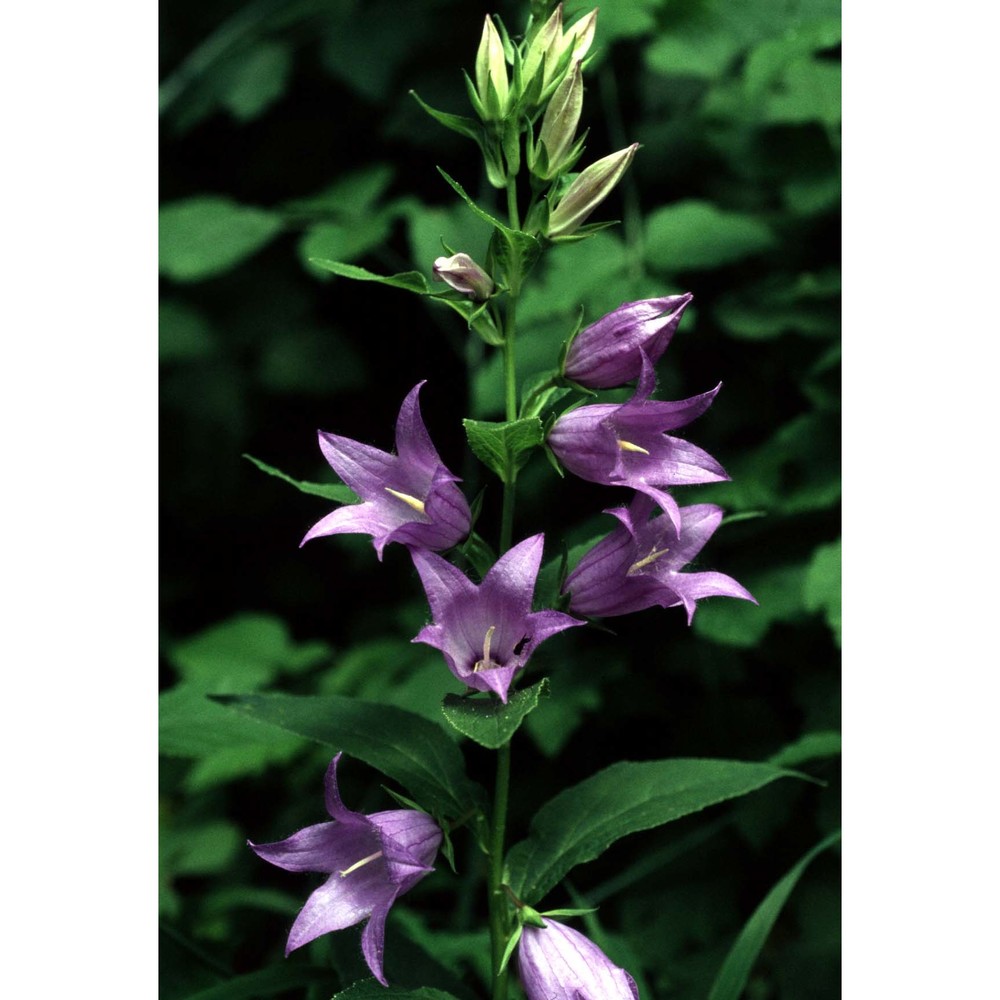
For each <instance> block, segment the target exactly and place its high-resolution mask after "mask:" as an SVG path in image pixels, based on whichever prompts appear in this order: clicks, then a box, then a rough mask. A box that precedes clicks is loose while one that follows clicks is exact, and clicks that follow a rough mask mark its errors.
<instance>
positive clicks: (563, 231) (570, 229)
mask: <svg viewBox="0 0 1000 1000" xmlns="http://www.w3.org/2000/svg"><path fill="white" fill-rule="evenodd" d="M638 148H639V143H637V142H634V143H632V145H631V146H626V147H625V149H620V150H618V152H617V153H611V155H610V156H605V157H603V158H602V159H600V160H596V161H595V162H594V163H591V165H590V166H589V167H587V169H586V170H584V171H583V172H582V173H581V174H580V175H579V176H578V177H577V178H576V179H575V180H574V181H573V183H572V184H570V186H569V187H568V188H567V189H566V193H565V194H564V195H563V196H562V198H560V199H559V202H558V204H557V205H556V206H555V208H553V209H552V212H551V214H550V215H549V223H548V227H547V229H546V234H545V235H546V236H548V237H549V238H550V239H555V238H557V237H559V236H570V235H572V234H573V233H575V232H576V231H577V230H578V229H579V228H580V226H582V225H583V223H584V222H585V221H586V219H587V216H589V215H590V213H591V212H593V211H594V209H595V208H597V206H598V205H600V203H601V202H602V201H604V199H605V198H607V196H608V195H609V194H611V192H612V190H613V189H614V187H615V185H616V184H617V183H618V182H619V181H620V180H621V179H622V177H623V176H624V175H625V171H626V170H628V168H629V165H630V164H631V162H632V160H633V159H634V158H635V154H636V150H638Z"/></svg>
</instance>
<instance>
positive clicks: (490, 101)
mask: <svg viewBox="0 0 1000 1000" xmlns="http://www.w3.org/2000/svg"><path fill="white" fill-rule="evenodd" d="M476 89H477V91H478V92H479V99H480V101H482V104H483V107H484V108H485V109H486V120H487V121H499V120H500V119H501V118H503V116H504V112H505V111H506V110H507V95H508V92H509V86H508V82H507V61H506V59H505V57H504V52H503V42H502V41H501V40H500V33H499V32H498V31H497V29H496V26H495V25H494V24H493V19H492V18H491V17H490V15H489V14H487V15H486V22H485V24H484V25H483V35H482V38H481V39H480V40H479V51H478V52H477V53H476Z"/></svg>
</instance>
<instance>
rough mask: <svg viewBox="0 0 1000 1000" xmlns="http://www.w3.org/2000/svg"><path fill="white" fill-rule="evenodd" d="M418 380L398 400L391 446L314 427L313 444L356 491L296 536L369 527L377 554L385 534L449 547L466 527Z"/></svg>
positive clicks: (468, 519)
mask: <svg viewBox="0 0 1000 1000" xmlns="http://www.w3.org/2000/svg"><path fill="white" fill-rule="evenodd" d="M423 385H424V383H423V382H418V383H417V384H416V385H415V386H414V387H413V388H412V389H411V390H410V392H409V393H408V394H407V396H406V399H404V400H403V405H402V406H401V407H400V410H399V417H398V418H397V419H396V454H395V455H390V454H388V453H387V452H384V451H381V450H380V449H378V448H373V447H371V445H367V444H362V443H361V442H360V441H353V440H351V438H345V437H340V436H339V435H337V434H329V433H327V432H326V431H320V432H319V446H320V449H321V450H322V452H323V455H324V456H325V457H326V460H327V461H328V462H329V463H330V465H331V466H332V467H333V470H334V472H336V473H337V475H338V476H340V478H341V479H343V481H344V482H345V483H347V485H348V486H350V488H351V489H352V490H354V492H355V493H357V495H358V496H359V497H361V499H362V500H363V501H364V502H363V503H359V504H347V505H345V506H343V507H338V508H337V509H336V510H335V511H333V512H332V513H331V514H327V515H326V517H324V518H323V519H322V520H320V521H317V522H316V524H314V525H313V526H312V527H311V528H310V529H309V531H308V532H307V533H306V536H305V538H303V539H302V542H301V544H302V545H305V543H306V542H308V541H309V540H310V539H312V538H319V537H321V536H324V535H343V534H362V535H371V536H372V544H373V545H374V546H375V551H376V552H377V553H378V557H379V559H381V558H382V550H383V549H384V548H385V546H386V545H388V544H389V543H390V542H399V543H401V544H402V545H415V546H420V547H421V548H427V549H449V548H451V547H452V546H453V545H456V544H458V542H460V541H461V540H462V539H463V538H465V536H466V535H468V533H469V529H470V527H471V525H472V514H471V511H470V510H469V504H468V501H467V500H466V499H465V497H464V496H463V495H462V491H461V490H460V489H459V488H458V487H457V486H456V485H455V483H457V482H460V480H459V478H458V476H456V475H453V474H452V473H451V472H449V471H448V470H447V469H446V468H445V466H444V464H443V463H442V461H441V458H440V456H439V455H438V453H437V451H436V449H435V448H434V445H433V444H432V443H431V439H430V436H429V435H428V433H427V428H426V427H425V426H424V421H423V419H422V417H421V416H420V402H419V399H418V397H419V394H420V388H421V386H423Z"/></svg>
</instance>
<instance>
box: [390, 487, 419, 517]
mask: <svg viewBox="0 0 1000 1000" xmlns="http://www.w3.org/2000/svg"><path fill="white" fill-rule="evenodd" d="M383 489H384V490H385V491H386V493H391V494H392V495H393V496H394V497H396V498H397V499H398V500H402V501H403V503H405V504H409V506H411V507H412V508H413V509H414V510H415V511H416V512H417V513H418V514H424V513H426V511H425V510H424V502H423V500H418V499H417V498H416V497H411V496H410V494H409V493H400V492H399V490H391V489H389V487H388V486H384V487H383Z"/></svg>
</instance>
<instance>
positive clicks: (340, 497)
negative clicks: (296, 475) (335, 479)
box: [243, 452, 358, 503]
mask: <svg viewBox="0 0 1000 1000" xmlns="http://www.w3.org/2000/svg"><path fill="white" fill-rule="evenodd" d="M243 457H244V458H245V459H247V460H249V461H251V462H253V464H254V465H256V466H257V468H258V469H260V471H261V472H266V473H267V474H268V475H269V476H277V477H278V479H283V480H284V481H285V482H286V483H291V484H292V486H294V487H295V488H296V489H297V490H301V491H302V492H303V493H309V494H311V495H312V496H316V497H325V498H326V499H327V500H334V501H336V502H337V503H357V502H358V498H357V496H355V494H354V491H353V490H352V489H351V488H350V487H349V486H344V485H343V484H342V483H304V482H302V481H300V480H298V479H293V478H292V477H291V476H289V475H287V474H286V473H284V472H282V471H281V470H280V469H276V468H274V466H273V465H268V464H267V463H266V462H262V461H261V460H260V459H259V458H254V457H253V455H248V454H246V452H244V453H243Z"/></svg>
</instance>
